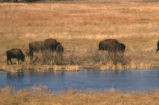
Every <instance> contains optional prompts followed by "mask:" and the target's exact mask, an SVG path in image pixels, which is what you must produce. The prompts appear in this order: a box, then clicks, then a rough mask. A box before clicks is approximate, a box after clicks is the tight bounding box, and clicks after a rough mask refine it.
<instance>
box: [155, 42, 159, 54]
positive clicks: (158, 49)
mask: <svg viewBox="0 0 159 105" xmlns="http://www.w3.org/2000/svg"><path fill="white" fill-rule="evenodd" d="M156 51H157V52H158V51H159V41H158V42H157V49H156Z"/></svg>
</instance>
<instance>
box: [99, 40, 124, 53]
mask: <svg viewBox="0 0 159 105" xmlns="http://www.w3.org/2000/svg"><path fill="white" fill-rule="evenodd" d="M125 48H126V46H125V45H124V44H123V43H120V42H119V41H118V40H116V39H106V40H103V41H100V42H99V50H107V51H108V52H124V51H125Z"/></svg>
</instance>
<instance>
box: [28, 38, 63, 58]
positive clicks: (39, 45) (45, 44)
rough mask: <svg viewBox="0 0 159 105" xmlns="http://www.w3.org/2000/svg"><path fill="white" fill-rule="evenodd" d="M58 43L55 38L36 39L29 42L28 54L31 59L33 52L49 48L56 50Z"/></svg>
mask: <svg viewBox="0 0 159 105" xmlns="http://www.w3.org/2000/svg"><path fill="white" fill-rule="evenodd" d="M59 44H60V43H59V42H57V41H56V39H52V38H49V39H46V40H44V41H36V42H31V43H29V55H30V57H31V59H32V58H33V55H34V52H38V51H43V50H51V51H56V48H57V46H58V45H59Z"/></svg>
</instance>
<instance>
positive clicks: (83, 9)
mask: <svg viewBox="0 0 159 105" xmlns="http://www.w3.org/2000/svg"><path fill="white" fill-rule="evenodd" d="M158 11H159V4H158V3H156V2H155V3H154V2H152V3H146V2H129V1H127V2H126V1H125V2H122V1H121V2H119V3H114V2H111V3H108V2H105V3H103V2H99V3H91V2H86V3H85V2H84V3H78V2H76V3H73V2H67V3H66V2H59V3H45V4H42V3H34V4H27V3H18V4H14V3H2V4H0V14H1V15H0V21H1V22H0V58H1V59H0V65H1V66H0V68H2V69H4V70H6V69H12V70H13V69H14V68H15V69H20V68H21V69H24V68H28V69H30V68H33V69H37V68H39V70H40V69H41V68H42V69H43V68H45V67H46V69H47V68H48V69H51V68H52V69H55V68H58V69H60V68H62V69H67V68H69V69H70V68H71V67H72V68H73V70H76V69H77V68H81V69H84V68H97V69H101V70H107V69H113V70H114V69H120V70H123V69H136V68H137V69H151V68H158V67H159V59H158V58H159V54H158V53H156V43H157V41H158V39H159V30H158V27H159V14H158ZM46 38H56V39H57V40H58V41H60V42H62V45H63V46H64V48H65V52H64V60H63V62H62V66H54V65H47V63H46V64H43V61H40V60H39V61H38V63H37V62H35V63H30V61H29V60H27V61H26V62H25V63H24V64H23V65H14V66H8V65H6V55H5V52H6V50H8V49H11V48H15V47H16V48H21V49H22V50H23V52H25V51H27V49H28V43H29V42H32V41H41V40H44V39H46ZM106 38H115V39H118V40H119V41H120V42H123V43H125V44H126V52H125V57H124V58H122V59H120V60H119V61H120V62H119V63H118V64H117V65H114V60H113V59H112V58H111V59H110V55H108V54H106V53H104V54H103V52H99V51H98V43H99V41H100V40H103V39H106ZM54 61H55V60H54ZM54 61H53V64H56V62H54ZM33 65H36V66H33ZM69 65H72V66H69ZM73 65H74V66H76V67H74V66H73Z"/></svg>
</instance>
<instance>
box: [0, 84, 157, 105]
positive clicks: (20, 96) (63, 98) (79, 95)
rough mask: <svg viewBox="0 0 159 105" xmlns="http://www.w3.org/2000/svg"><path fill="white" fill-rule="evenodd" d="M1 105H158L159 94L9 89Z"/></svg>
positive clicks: (2, 93) (0, 93) (4, 91)
mask: <svg viewBox="0 0 159 105" xmlns="http://www.w3.org/2000/svg"><path fill="white" fill-rule="evenodd" d="M0 99H1V100H0V105H158V104H159V92H158V91H157V92H152V91H150V92H145V93H141V92H127V93H125V94H124V93H122V92H121V91H116V92H115V91H114V90H113V89H112V90H109V91H105V92H104V93H103V92H94V91H93V90H86V91H83V92H77V91H76V90H73V89H69V90H67V91H66V90H63V91H62V90H61V92H58V93H51V92H50V91H48V90H47V88H46V87H45V86H40V88H36V87H33V88H32V90H26V89H25V90H23V91H14V90H12V89H10V88H9V87H6V88H3V89H0Z"/></svg>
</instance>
